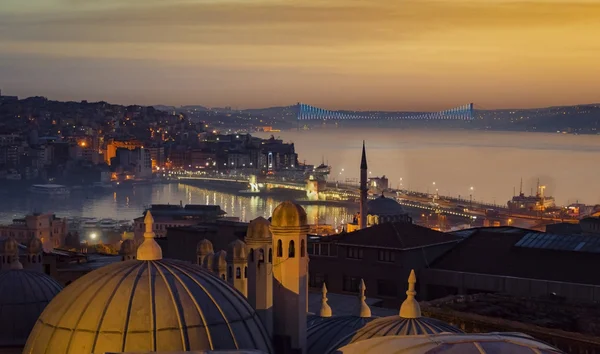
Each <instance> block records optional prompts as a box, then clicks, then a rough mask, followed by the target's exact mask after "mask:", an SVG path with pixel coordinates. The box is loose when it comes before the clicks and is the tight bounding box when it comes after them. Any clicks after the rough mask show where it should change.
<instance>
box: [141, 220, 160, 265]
mask: <svg viewBox="0 0 600 354" xmlns="http://www.w3.org/2000/svg"><path fill="white" fill-rule="evenodd" d="M144 224H145V225H146V231H145V232H144V242H142V244H141V245H140V246H139V247H138V249H137V259H138V260H140V261H156V260H159V259H162V249H161V248H160V246H159V245H158V243H156V240H154V237H155V234H154V231H152V227H153V226H154V219H153V218H152V214H151V213H150V210H148V211H147V212H146V216H145V217H144Z"/></svg>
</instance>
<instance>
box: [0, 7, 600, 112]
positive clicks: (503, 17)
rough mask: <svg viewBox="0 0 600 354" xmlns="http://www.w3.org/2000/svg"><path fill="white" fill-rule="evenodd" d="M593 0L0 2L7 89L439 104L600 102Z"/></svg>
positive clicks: (88, 96) (234, 101)
mask: <svg viewBox="0 0 600 354" xmlns="http://www.w3.org/2000/svg"><path fill="white" fill-rule="evenodd" d="M599 18H600V0H562V1H561V0H529V1H509V0H369V1H367V0H26V1H23V0H1V1H0V89H2V92H3V94H7V95H18V96H23V97H25V96H34V95H39V96H46V97H48V98H50V99H57V100H75V101H78V100H84V99H85V100H89V101H99V100H105V101H109V102H112V103H121V104H144V105H149V104H167V105H186V104H200V105H206V106H209V107H217V106H232V107H237V108H256V107H265V106H275V105H291V104H294V103H296V102H304V103H307V104H310V105H313V106H318V107H322V108H326V109H360V110H370V109H380V110H443V109H448V108H452V107H455V106H459V105H463V104H466V103H470V102H473V103H475V105H476V107H479V108H483V109H493V108H520V107H541V106H553V105H566V104H579V103H595V102H600V79H599V78H600V64H599V62H600V39H599V38H600V21H599V20H598V19H599Z"/></svg>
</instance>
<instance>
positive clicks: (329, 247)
mask: <svg viewBox="0 0 600 354" xmlns="http://www.w3.org/2000/svg"><path fill="white" fill-rule="evenodd" d="M308 254H310V255H313V256H322V257H337V246H336V245H334V244H331V243H315V244H311V243H309V244H308Z"/></svg>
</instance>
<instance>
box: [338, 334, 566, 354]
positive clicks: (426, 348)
mask: <svg viewBox="0 0 600 354" xmlns="http://www.w3.org/2000/svg"><path fill="white" fill-rule="evenodd" d="M399 352H403V353H404V352H406V353H413V354H429V353H431V354H433V353H436V354H437V353H482V354H485V353H541V354H559V353H562V352H561V351H560V350H558V349H556V348H553V347H551V346H549V345H548V344H546V343H542V342H540V341H537V340H535V339H534V338H532V337H530V336H527V335H524V334H520V333H488V334H452V333H440V334H433V335H418V336H388V337H379V338H371V339H369V340H363V341H360V342H355V343H353V344H350V345H347V346H345V347H342V348H340V349H339V350H337V351H335V353H336V354H337V353H339V354H342V353H343V354H355V353H356V354H359V353H360V354H380V353H399Z"/></svg>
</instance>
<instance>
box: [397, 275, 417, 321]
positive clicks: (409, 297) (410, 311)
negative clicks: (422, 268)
mask: <svg viewBox="0 0 600 354" xmlns="http://www.w3.org/2000/svg"><path fill="white" fill-rule="evenodd" d="M416 283H417V276H416V275H415V270H414V269H412V270H411V271H410V275H409V276H408V290H407V291H406V300H404V302H403V303H402V306H400V317H402V318H419V317H421V306H419V303H418V302H417V300H416V299H415V295H417V292H416V291H415V284H416Z"/></svg>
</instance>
